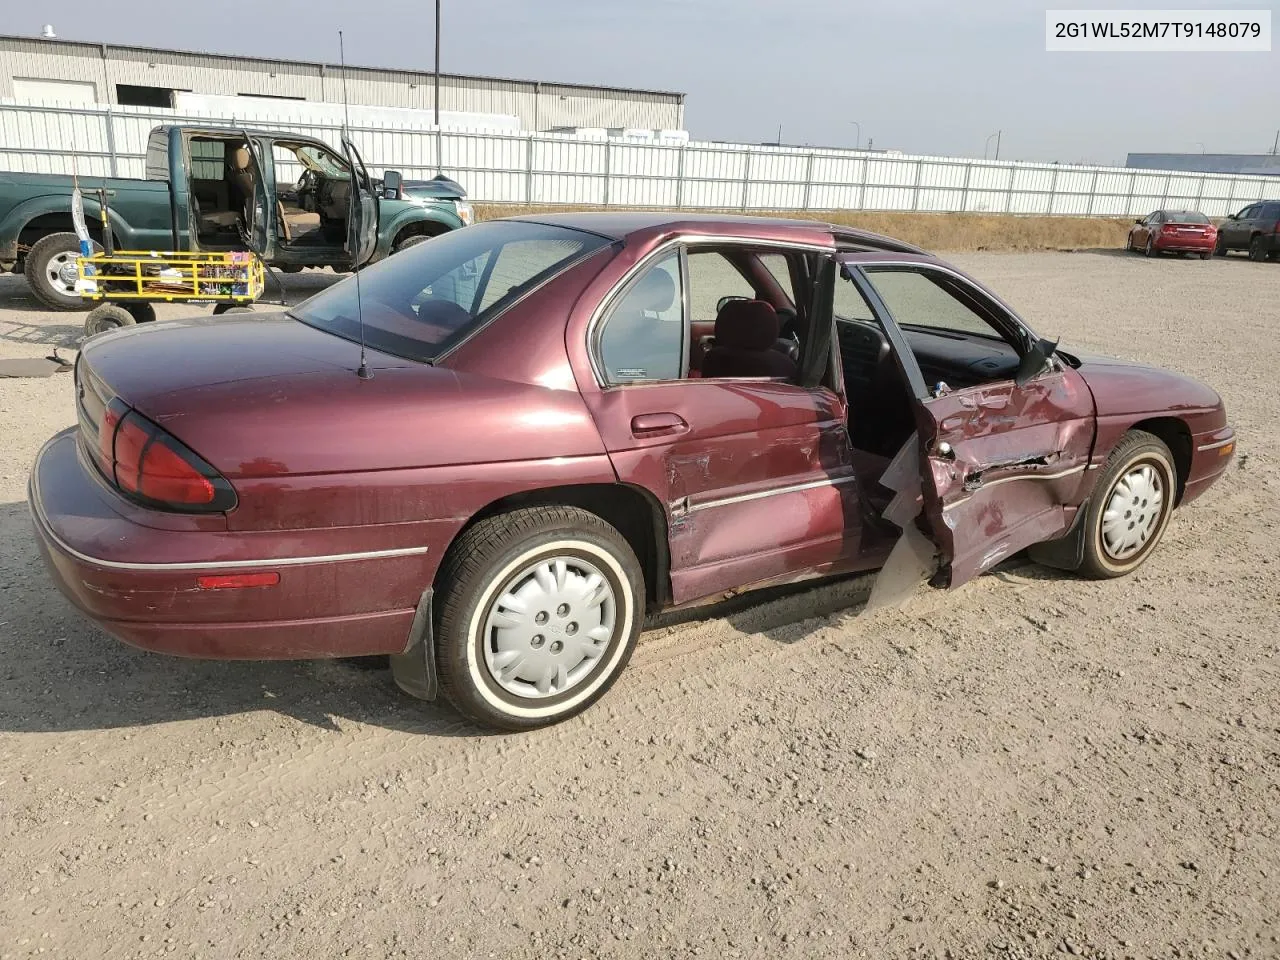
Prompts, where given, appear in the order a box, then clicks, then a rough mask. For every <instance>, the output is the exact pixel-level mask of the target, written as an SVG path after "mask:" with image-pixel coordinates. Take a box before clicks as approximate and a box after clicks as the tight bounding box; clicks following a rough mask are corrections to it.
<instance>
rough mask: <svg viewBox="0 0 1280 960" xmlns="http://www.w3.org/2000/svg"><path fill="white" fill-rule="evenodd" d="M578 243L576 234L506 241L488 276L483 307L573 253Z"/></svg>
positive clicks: (481, 305) (482, 301)
mask: <svg viewBox="0 0 1280 960" xmlns="http://www.w3.org/2000/svg"><path fill="white" fill-rule="evenodd" d="M577 245H578V241H577V240H576V239H574V238H572V237H567V238H565V239H563V240H550V239H547V238H545V237H541V238H538V239H536V240H516V241H514V242H512V243H508V244H506V245H505V246H503V247H502V249H501V250H499V251H498V252H497V256H496V257H495V259H494V264H493V269H492V270H491V271H489V275H488V278H487V279H486V280H485V284H484V294H483V295H482V296H481V298H480V309H481V310H485V309H487V308H489V307H491V306H492V305H493V304H495V303H497V302H498V301H499V300H501V299H502V298H503V297H505V296H506V295H507V294H508V293H510V292H511V290H512V289H514V288H515V287H518V286H520V284H522V283H524V282H525V280H526V279H528V278H529V277H532V276H536V275H537V274H539V273H541V272H542V271H543V270H546V269H547V268H548V267H551V266H554V265H555V264H556V263H559V262H560V261H561V260H563V259H564V258H565V257H569V256H572V255H573V253H574V251H575V250H576V249H577Z"/></svg>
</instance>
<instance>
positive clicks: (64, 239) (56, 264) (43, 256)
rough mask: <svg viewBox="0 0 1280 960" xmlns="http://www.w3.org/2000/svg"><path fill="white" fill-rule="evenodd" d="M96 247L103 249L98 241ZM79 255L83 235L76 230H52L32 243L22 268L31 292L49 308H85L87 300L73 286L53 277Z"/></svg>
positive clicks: (96, 248)
mask: <svg viewBox="0 0 1280 960" xmlns="http://www.w3.org/2000/svg"><path fill="white" fill-rule="evenodd" d="M93 249H94V251H95V252H96V251H98V250H101V249H102V248H101V247H100V246H98V245H97V244H96V243H95V244H94V245H93ZM79 255H80V238H79V237H77V236H76V235H75V234H74V233H51V234H49V235H48V236H44V237H41V238H40V239H39V240H37V241H36V242H35V243H34V244H32V246H31V249H30V250H28V251H27V256H26V260H25V261H24V262H23V268H22V272H23V273H24V274H26V277H27V286H28V287H30V289H31V295H32V296H34V297H35V298H36V299H37V300H39V301H40V302H41V303H43V304H44V305H45V306H46V307H48V308H49V309H50V310H83V309H84V308H85V301H84V300H82V299H81V298H80V294H78V293H76V292H75V290H74V289H73V285H72V284H68V283H67V282H66V281H65V280H56V279H55V278H54V277H51V276H50V273H55V274H56V273H60V272H61V268H62V267H65V266H66V265H67V264H68V263H70V264H71V265H72V266H73V267H74V263H75V258H76V257H78V256H79Z"/></svg>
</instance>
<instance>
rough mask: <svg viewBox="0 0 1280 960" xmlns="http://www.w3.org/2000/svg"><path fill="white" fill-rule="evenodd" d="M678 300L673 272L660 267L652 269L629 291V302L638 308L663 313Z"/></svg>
mask: <svg viewBox="0 0 1280 960" xmlns="http://www.w3.org/2000/svg"><path fill="white" fill-rule="evenodd" d="M675 302H676V283H675V281H674V280H672V279H671V274H669V273H667V271H666V270H663V269H661V268H658V267H654V268H652V269H650V270H649V271H648V272H647V273H646V274H645V275H644V276H643V277H641V278H640V280H639V282H637V283H636V285H635V286H634V287H632V288H631V289H630V290H629V291H628V292H627V303H628V304H632V305H634V306H635V307H636V309H638V310H645V311H650V310H652V311H653V312H654V313H662V312H663V311H664V310H669V309H671V305H672V304H673V303H675Z"/></svg>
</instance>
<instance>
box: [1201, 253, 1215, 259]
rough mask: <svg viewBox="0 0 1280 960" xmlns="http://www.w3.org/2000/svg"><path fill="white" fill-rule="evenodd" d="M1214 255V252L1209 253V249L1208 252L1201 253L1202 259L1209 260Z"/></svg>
mask: <svg viewBox="0 0 1280 960" xmlns="http://www.w3.org/2000/svg"><path fill="white" fill-rule="evenodd" d="M1212 256H1213V254H1212V253H1209V252H1208V251H1206V252H1204V253H1202V254H1200V259H1201V260H1208V259H1209V258H1210V257H1212Z"/></svg>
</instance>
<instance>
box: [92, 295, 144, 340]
mask: <svg viewBox="0 0 1280 960" xmlns="http://www.w3.org/2000/svg"><path fill="white" fill-rule="evenodd" d="M136 322H137V321H136V320H134V318H133V314H132V313H130V312H129V311H128V310H126V309H125V308H124V307H122V306H120V304H118V303H104V304H101V305H99V306H96V307H94V308H93V309H92V310H90V311H89V313H88V314H87V315H86V316H85V318H84V333H85V336H87V337H92V336H93V335H94V334H97V333H106V332H107V331H108V330H118V329H120V328H121V327H132V326H133V325H134V324H135V323H136Z"/></svg>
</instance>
